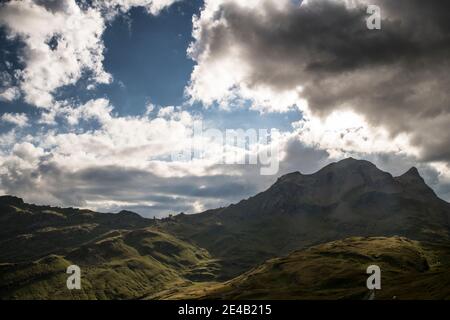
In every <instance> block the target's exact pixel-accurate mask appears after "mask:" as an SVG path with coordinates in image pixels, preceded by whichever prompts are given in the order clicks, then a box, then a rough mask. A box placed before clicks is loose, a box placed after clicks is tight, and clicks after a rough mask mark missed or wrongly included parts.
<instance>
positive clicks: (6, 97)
mask: <svg viewBox="0 0 450 320" xmlns="http://www.w3.org/2000/svg"><path fill="white" fill-rule="evenodd" d="M19 97H20V91H19V89H18V88H17V87H9V88H5V89H3V90H0V101H8V102H9V101H14V100H16V99H18V98H19Z"/></svg>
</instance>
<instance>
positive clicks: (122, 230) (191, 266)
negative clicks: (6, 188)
mask: <svg viewBox="0 0 450 320" xmlns="http://www.w3.org/2000/svg"><path fill="white" fill-rule="evenodd" d="M0 225H1V226H2V229H1V232H0V298H1V299H23V298H25V299H133V298H139V297H141V296H142V295H144V294H149V292H158V291H160V290H162V289H164V288H167V287H170V286H173V285H175V284H176V283H185V282H186V281H189V280H198V279H214V277H215V276H214V275H213V273H215V272H216V271H215V270H216V269H217V267H216V266H215V262H214V260H213V259H212V257H211V256H210V254H209V253H208V252H207V251H206V250H205V249H202V248H199V247H197V246H195V245H193V244H190V243H187V242H185V241H181V240H179V239H177V238H175V237H174V236H172V235H170V234H167V233H164V232H162V231H160V230H157V229H156V228H155V227H154V226H153V225H154V222H153V221H152V220H148V219H144V218H142V217H140V216H139V215H137V214H135V213H132V212H125V211H122V212H120V213H118V214H108V213H98V212H93V211H89V210H78V209H72V208H69V209H62V208H55V207H48V206H35V205H30V204H26V203H24V202H23V200H22V199H19V198H16V197H10V196H5V197H0ZM70 265H78V266H79V267H80V268H81V270H82V288H83V289H82V290H81V291H69V290H67V288H66V279H67V276H68V275H67V274H66V269H67V267H68V266H70Z"/></svg>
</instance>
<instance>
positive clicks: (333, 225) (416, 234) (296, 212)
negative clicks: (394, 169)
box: [163, 158, 450, 279]
mask: <svg viewBox="0 0 450 320" xmlns="http://www.w3.org/2000/svg"><path fill="white" fill-rule="evenodd" d="M163 228H164V229H165V230H167V231H168V232H170V233H173V234H174V235H176V236H177V237H180V238H182V239H190V240H192V241H194V243H196V244H197V245H199V246H201V247H203V248H206V249H207V250H208V251H209V252H211V254H212V255H213V256H215V257H218V258H219V259H221V263H222V266H223V268H222V269H223V273H222V276H223V278H224V279H229V278H231V277H234V276H237V275H239V274H241V273H242V272H244V271H246V270H248V269H249V268H250V267H252V266H254V265H256V264H259V263H262V262H263V261H265V260H267V259H269V258H272V257H276V256H279V255H284V254H288V253H290V252H291V251H293V250H296V249H299V248H304V247H307V246H311V245H314V244H319V243H324V242H328V241H333V240H337V239H343V238H347V237H352V236H396V235H398V236H404V237H408V238H411V239H415V240H430V241H447V240H448V239H449V237H450V204H448V203H447V202H445V201H443V200H441V199H439V198H438V197H437V196H436V194H435V193H434V192H433V191H432V190H431V189H430V188H429V187H428V186H427V185H426V184H425V182H424V180H423V179H422V178H421V177H420V175H419V173H418V171H417V169H414V168H413V169H411V170H409V171H408V172H407V173H405V174H404V175H402V176H400V177H393V176H392V175H390V174H389V173H386V172H383V171H381V170H379V169H378V168H377V167H376V166H375V165H373V164H372V163H370V162H368V161H361V160H355V159H352V158H349V159H345V160H343V161H340V162H337V163H332V164H330V165H328V166H326V167H324V168H323V169H321V170H320V171H318V172H316V173H314V174H310V175H303V174H301V173H300V172H294V173H291V174H288V175H285V176H283V177H281V178H279V179H278V181H277V182H276V183H275V184H274V185H272V186H271V187H270V188H269V189H268V190H266V191H264V192H262V193H260V194H258V195H256V196H254V197H251V198H249V199H247V200H243V201H241V202H239V203H237V204H235V205H231V206H229V207H227V208H222V209H217V210H210V211H206V212H204V213H201V214H196V215H183V216H178V217H175V219H174V220H173V221H169V222H167V223H166V224H165V225H164V226H163Z"/></svg>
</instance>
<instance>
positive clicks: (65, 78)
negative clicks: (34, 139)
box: [0, 0, 175, 109]
mask: <svg viewBox="0 0 450 320" xmlns="http://www.w3.org/2000/svg"><path fill="white" fill-rule="evenodd" d="M174 1H175V0H153V1H152V0H148V1H144V0H141V1H138V0H114V1H97V2H94V4H93V5H91V6H88V5H83V3H82V4H81V7H80V5H78V4H77V2H76V1H75V0H57V1H56V0H55V1H51V0H50V1H46V0H23V1H17V0H13V1H8V2H6V3H3V4H1V10H0V25H2V26H4V27H6V28H7V32H8V36H9V37H10V38H16V39H19V40H20V41H22V42H23V43H24V45H25V46H24V48H23V51H22V52H21V53H20V58H21V60H22V62H23V63H24V65H25V68H24V69H23V70H21V71H20V73H18V75H17V76H18V82H19V86H20V89H21V90H22V92H23V93H24V98H25V101H26V102H28V103H30V104H32V105H35V106H38V107H42V108H46V109H51V108H52V107H57V106H58V104H55V101H54V97H53V93H54V92H55V90H56V89H58V88H60V87H62V86H65V85H71V84H75V83H76V82H77V81H78V80H79V79H80V78H81V77H82V76H83V75H86V76H88V77H89V78H90V80H91V81H92V82H94V83H109V82H110V81H111V80H112V77H111V75H110V74H108V73H107V72H106V71H105V70H104V68H103V60H104V55H103V53H104V44H103V40H102V35H103V32H104V30H105V27H106V25H105V23H106V22H105V19H108V18H111V17H113V16H115V15H116V14H117V13H124V12H126V11H128V10H129V9H131V8H132V7H137V6H142V7H145V8H146V9H147V10H148V12H149V13H151V14H158V13H159V12H160V11H161V10H162V9H163V8H165V7H167V6H169V5H170V4H172V3H173V2H174ZM0 97H1V99H3V100H8V101H11V100H13V99H15V98H17V97H18V91H17V88H9V89H6V90H5V91H3V92H2V93H1V94H0Z"/></svg>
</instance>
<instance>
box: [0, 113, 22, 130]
mask: <svg viewBox="0 0 450 320" xmlns="http://www.w3.org/2000/svg"><path fill="white" fill-rule="evenodd" d="M0 120H1V121H4V122H8V123H12V124H14V125H16V126H18V127H26V126H27V125H28V116H27V115H26V114H25V113H4V114H3V115H2V116H1V117H0Z"/></svg>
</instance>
